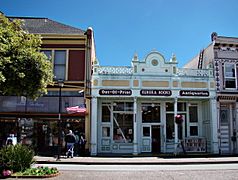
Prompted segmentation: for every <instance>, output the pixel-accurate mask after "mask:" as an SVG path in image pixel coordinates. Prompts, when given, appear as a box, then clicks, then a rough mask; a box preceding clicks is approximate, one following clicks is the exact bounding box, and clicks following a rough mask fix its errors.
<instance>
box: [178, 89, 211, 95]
mask: <svg viewBox="0 0 238 180" xmlns="http://www.w3.org/2000/svg"><path fill="white" fill-rule="evenodd" d="M180 96H209V92H208V91H190V90H181V91H180Z"/></svg>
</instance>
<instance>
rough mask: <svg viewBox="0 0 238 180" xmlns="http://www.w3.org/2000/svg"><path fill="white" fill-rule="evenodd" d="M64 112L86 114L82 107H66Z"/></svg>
mask: <svg viewBox="0 0 238 180" xmlns="http://www.w3.org/2000/svg"><path fill="white" fill-rule="evenodd" d="M66 111H67V112H68V113H85V112H86V108H85V106H84V105H80V106H72V107H67V108H66Z"/></svg>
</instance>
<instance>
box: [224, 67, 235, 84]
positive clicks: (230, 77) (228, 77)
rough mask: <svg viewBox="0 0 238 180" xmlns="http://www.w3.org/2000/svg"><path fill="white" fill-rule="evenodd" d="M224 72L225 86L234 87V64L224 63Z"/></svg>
mask: <svg viewBox="0 0 238 180" xmlns="http://www.w3.org/2000/svg"><path fill="white" fill-rule="evenodd" d="M224 74H225V76H224V81H225V88H236V72H235V64H228V63H227V64H225V69H224Z"/></svg>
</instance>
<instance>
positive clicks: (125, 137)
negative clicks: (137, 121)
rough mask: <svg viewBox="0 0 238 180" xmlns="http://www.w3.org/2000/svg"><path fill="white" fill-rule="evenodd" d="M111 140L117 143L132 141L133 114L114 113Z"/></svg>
mask: <svg viewBox="0 0 238 180" xmlns="http://www.w3.org/2000/svg"><path fill="white" fill-rule="evenodd" d="M113 140H114V142H117V143H131V142H133V114H124V113H114V117H113Z"/></svg>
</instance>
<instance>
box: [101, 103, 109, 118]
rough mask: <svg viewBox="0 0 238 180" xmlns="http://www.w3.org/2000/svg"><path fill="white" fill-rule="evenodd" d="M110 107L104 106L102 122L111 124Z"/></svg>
mask: <svg viewBox="0 0 238 180" xmlns="http://www.w3.org/2000/svg"><path fill="white" fill-rule="evenodd" d="M110 114H111V113H110V105H103V106H102V122H110Z"/></svg>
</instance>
